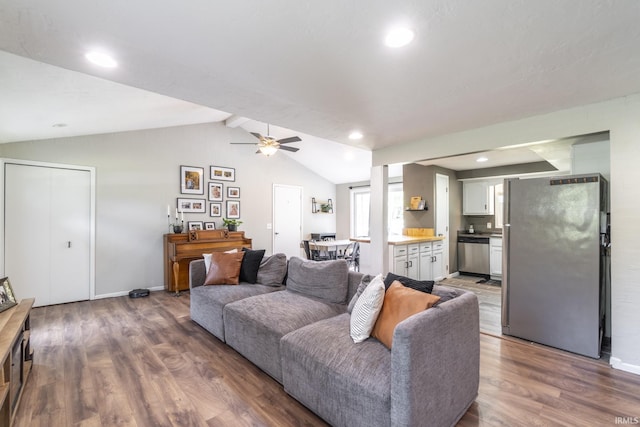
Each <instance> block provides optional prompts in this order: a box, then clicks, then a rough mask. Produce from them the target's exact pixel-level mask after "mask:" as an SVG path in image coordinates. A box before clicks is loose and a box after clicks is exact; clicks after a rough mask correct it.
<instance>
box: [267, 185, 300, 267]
mask: <svg viewBox="0 0 640 427" xmlns="http://www.w3.org/2000/svg"><path fill="white" fill-rule="evenodd" d="M276 188H293V189H296V190H298V191H299V192H300V212H299V215H300V230H299V232H298V233H299V234H298V242H301V241H302V230H303V229H304V226H303V225H304V224H303V220H304V215H302V209H303V207H302V204H303V203H302V201H303V198H304V195H303V191H304V189H303V188H302V187H301V186H299V185H287V184H273V188H272V195H271V199H272V207H273V210H272V214H271V218H273V224H272V230H271V253H272V254H273V253H275V246H276V239H275V233H276V227H277V226H278V224H276V209H277V206H276ZM300 250H302V249H300ZM297 256H301V254H300V253H298V255H297Z"/></svg>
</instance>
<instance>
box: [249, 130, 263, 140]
mask: <svg viewBox="0 0 640 427" xmlns="http://www.w3.org/2000/svg"><path fill="white" fill-rule="evenodd" d="M249 133H250V134H251V135H253V136H255V137H256V138H258V139H260V140H262V135H260V134H259V133H256V132H249Z"/></svg>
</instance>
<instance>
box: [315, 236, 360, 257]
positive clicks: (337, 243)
mask: <svg viewBox="0 0 640 427" xmlns="http://www.w3.org/2000/svg"><path fill="white" fill-rule="evenodd" d="M352 243H353V242H352V241H351V240H349V239H341V240H314V241H311V242H309V247H311V249H316V250H318V251H321V252H326V253H328V254H329V256H330V257H331V258H332V259H337V258H340V257H342V256H344V252H345V250H346V249H347V247H348V246H349V245H350V244H352Z"/></svg>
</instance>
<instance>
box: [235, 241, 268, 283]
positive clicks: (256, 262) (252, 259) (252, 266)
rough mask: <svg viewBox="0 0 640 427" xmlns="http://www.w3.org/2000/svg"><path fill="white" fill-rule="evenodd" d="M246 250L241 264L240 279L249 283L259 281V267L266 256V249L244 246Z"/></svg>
mask: <svg viewBox="0 0 640 427" xmlns="http://www.w3.org/2000/svg"><path fill="white" fill-rule="evenodd" d="M242 252H244V258H242V264H241V265H240V281H241V282H247V283H256V282H257V281H258V269H259V268H260V263H261V262H262V258H263V257H264V252H265V250H264V249H259V250H256V251H254V250H251V249H247V248H242Z"/></svg>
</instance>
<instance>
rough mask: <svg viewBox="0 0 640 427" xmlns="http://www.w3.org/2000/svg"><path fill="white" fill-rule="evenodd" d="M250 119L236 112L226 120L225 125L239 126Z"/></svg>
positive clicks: (230, 126)
mask: <svg viewBox="0 0 640 427" xmlns="http://www.w3.org/2000/svg"><path fill="white" fill-rule="evenodd" d="M249 120H250V119H248V118H246V117H240V116H236V115H235V114H234V115H232V116H231V117H229V118H228V119H227V120H225V121H224V125H225V126H226V127H229V128H237V127H238V126H242V125H243V124H244V123H246V122H248V121H249Z"/></svg>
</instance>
